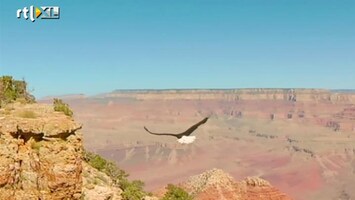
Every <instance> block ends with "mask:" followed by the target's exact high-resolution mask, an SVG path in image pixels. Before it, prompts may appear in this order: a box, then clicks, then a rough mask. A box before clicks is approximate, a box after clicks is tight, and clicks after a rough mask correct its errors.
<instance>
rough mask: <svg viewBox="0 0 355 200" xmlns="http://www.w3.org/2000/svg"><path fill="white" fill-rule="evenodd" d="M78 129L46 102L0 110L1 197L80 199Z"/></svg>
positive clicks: (80, 148)
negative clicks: (44, 103)
mask: <svg viewBox="0 0 355 200" xmlns="http://www.w3.org/2000/svg"><path fill="white" fill-rule="evenodd" d="M80 128H81V126H80V125H79V124H77V123H75V122H74V121H73V119H72V118H70V117H68V116H66V115H64V114H63V113H61V112H54V110H53V107H51V106H47V105H39V104H26V105H22V104H9V105H7V106H6V107H5V108H3V109H0V199H7V200H11V199H14V200H17V199H29V200H31V199H80V197H81V189H82V176H81V174H82V156H81V155H82V141H81V140H82V136H81V134H80V132H79V129H80Z"/></svg>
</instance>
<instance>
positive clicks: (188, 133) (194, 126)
mask: <svg viewBox="0 0 355 200" xmlns="http://www.w3.org/2000/svg"><path fill="white" fill-rule="evenodd" d="M208 118H209V117H206V118H204V119H203V120H201V121H200V122H198V123H197V124H195V125H193V126H191V127H190V128H189V129H187V130H186V131H185V132H183V133H180V135H185V136H189V135H191V133H192V132H194V131H195V130H196V129H197V128H198V127H199V126H201V125H202V124H204V123H206V122H207V120H208Z"/></svg>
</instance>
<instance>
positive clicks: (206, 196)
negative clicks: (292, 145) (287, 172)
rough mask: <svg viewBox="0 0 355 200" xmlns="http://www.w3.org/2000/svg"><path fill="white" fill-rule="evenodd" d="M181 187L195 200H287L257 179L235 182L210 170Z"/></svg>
mask: <svg viewBox="0 0 355 200" xmlns="http://www.w3.org/2000/svg"><path fill="white" fill-rule="evenodd" d="M181 186H182V187H183V188H185V189H186V190H187V191H189V192H190V193H191V194H193V195H194V196H195V199H197V200H213V199H221V200H254V199H255V200H289V199H291V198H290V197H288V196H286V195H285V194H284V193H282V192H280V191H279V190H278V189H276V188H275V187H273V186H271V184H270V183H269V182H267V181H265V180H263V179H261V178H258V177H248V178H246V179H244V180H242V181H239V182H236V181H235V180H234V179H233V178H232V177H231V176H230V175H229V174H227V173H225V172H224V171H222V170H220V169H212V170H209V171H206V172H204V173H202V174H200V175H197V176H193V177H191V178H189V180H188V181H186V182H185V183H182V184H181Z"/></svg>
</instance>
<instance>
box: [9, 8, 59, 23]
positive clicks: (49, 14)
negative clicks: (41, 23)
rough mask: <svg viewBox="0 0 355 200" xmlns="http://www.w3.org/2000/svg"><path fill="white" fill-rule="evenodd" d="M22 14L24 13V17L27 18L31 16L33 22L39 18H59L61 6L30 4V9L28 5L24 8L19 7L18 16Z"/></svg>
mask: <svg viewBox="0 0 355 200" xmlns="http://www.w3.org/2000/svg"><path fill="white" fill-rule="evenodd" d="M21 14H22V15H23V18H25V19H26V20H27V19H28V18H30V19H31V21H32V22H34V21H35V20H36V19H37V18H40V19H59V17H60V9H59V6H40V7H34V6H30V9H28V8H27V7H24V8H23V9H18V10H17V12H16V16H17V18H21Z"/></svg>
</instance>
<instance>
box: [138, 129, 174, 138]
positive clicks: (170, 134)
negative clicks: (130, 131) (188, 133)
mask: <svg viewBox="0 0 355 200" xmlns="http://www.w3.org/2000/svg"><path fill="white" fill-rule="evenodd" d="M144 129H145V130H146V131H147V132H148V133H150V134H153V135H169V136H174V137H178V136H179V134H172V133H153V132H151V131H150V130H148V129H147V127H144Z"/></svg>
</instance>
